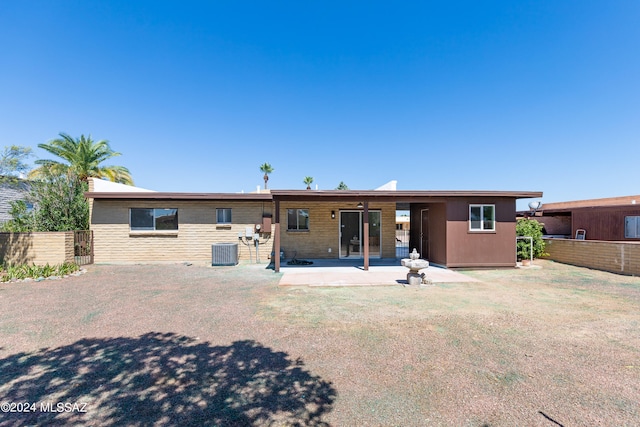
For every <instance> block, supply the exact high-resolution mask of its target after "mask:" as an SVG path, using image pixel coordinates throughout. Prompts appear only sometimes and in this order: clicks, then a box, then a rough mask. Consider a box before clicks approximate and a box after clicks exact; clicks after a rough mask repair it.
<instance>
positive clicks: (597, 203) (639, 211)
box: [520, 196, 640, 241]
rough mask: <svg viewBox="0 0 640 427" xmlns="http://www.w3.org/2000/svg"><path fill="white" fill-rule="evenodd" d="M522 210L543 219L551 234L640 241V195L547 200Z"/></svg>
mask: <svg viewBox="0 0 640 427" xmlns="http://www.w3.org/2000/svg"><path fill="white" fill-rule="evenodd" d="M520 214H521V215H522V216H528V217H531V218H534V219H536V220H538V221H539V222H541V223H543V224H544V233H545V234H546V235H548V236H553V237H566V238H576V236H577V235H578V237H582V238H584V239H585V240H604V241H640V196H623V197H608V198H602V199H589V200H575V201H569V202H556V203H544V204H542V205H541V206H540V207H539V208H538V209H536V210H535V211H534V212H526V211H525V212H520Z"/></svg>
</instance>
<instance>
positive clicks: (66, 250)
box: [0, 231, 74, 265]
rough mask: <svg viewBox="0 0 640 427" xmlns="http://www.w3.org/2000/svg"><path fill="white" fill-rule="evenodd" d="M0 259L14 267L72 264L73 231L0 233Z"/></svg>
mask: <svg viewBox="0 0 640 427" xmlns="http://www.w3.org/2000/svg"><path fill="white" fill-rule="evenodd" d="M0 258H2V260H3V261H4V262H5V263H8V264H14V265H15V264H36V265H45V264H49V265H56V264H62V263H63V262H74V257H73V231H60V232H33V233H0Z"/></svg>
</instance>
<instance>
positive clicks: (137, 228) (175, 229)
mask: <svg viewBox="0 0 640 427" xmlns="http://www.w3.org/2000/svg"><path fill="white" fill-rule="evenodd" d="M136 209H140V210H142V209H144V210H151V211H152V212H153V227H134V226H133V224H132V223H131V214H132V212H133V211H134V210H136ZM165 210H175V211H176V213H175V215H176V228H170V229H158V228H157V226H156V224H157V220H158V217H159V215H157V214H158V213H159V211H165ZM177 219H178V208H129V230H130V231H158V230H160V231H178V223H177Z"/></svg>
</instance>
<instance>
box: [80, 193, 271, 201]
mask: <svg viewBox="0 0 640 427" xmlns="http://www.w3.org/2000/svg"><path fill="white" fill-rule="evenodd" d="M84 195H85V197H87V198H90V199H120V200H123V199H135V200H272V197H271V194H269V193H162V192H159V191H154V192H138V193H135V192H121V193H118V192H96V191H89V192H86V193H84Z"/></svg>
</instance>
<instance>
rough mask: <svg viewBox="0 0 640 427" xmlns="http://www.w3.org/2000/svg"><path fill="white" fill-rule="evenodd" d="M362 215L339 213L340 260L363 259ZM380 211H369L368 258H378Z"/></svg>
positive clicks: (357, 212)
mask: <svg viewBox="0 0 640 427" xmlns="http://www.w3.org/2000/svg"><path fill="white" fill-rule="evenodd" d="M363 215H364V213H363V212H362V211H340V230H339V234H340V235H339V238H340V258H363V257H364V248H363V244H364V238H363V232H364V231H363V230H364V226H363V224H364V221H363ZM381 217H382V215H381V213H380V211H369V257H370V258H380V256H381V253H382V252H381V250H380V235H381V231H382V227H381V225H380V220H381Z"/></svg>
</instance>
